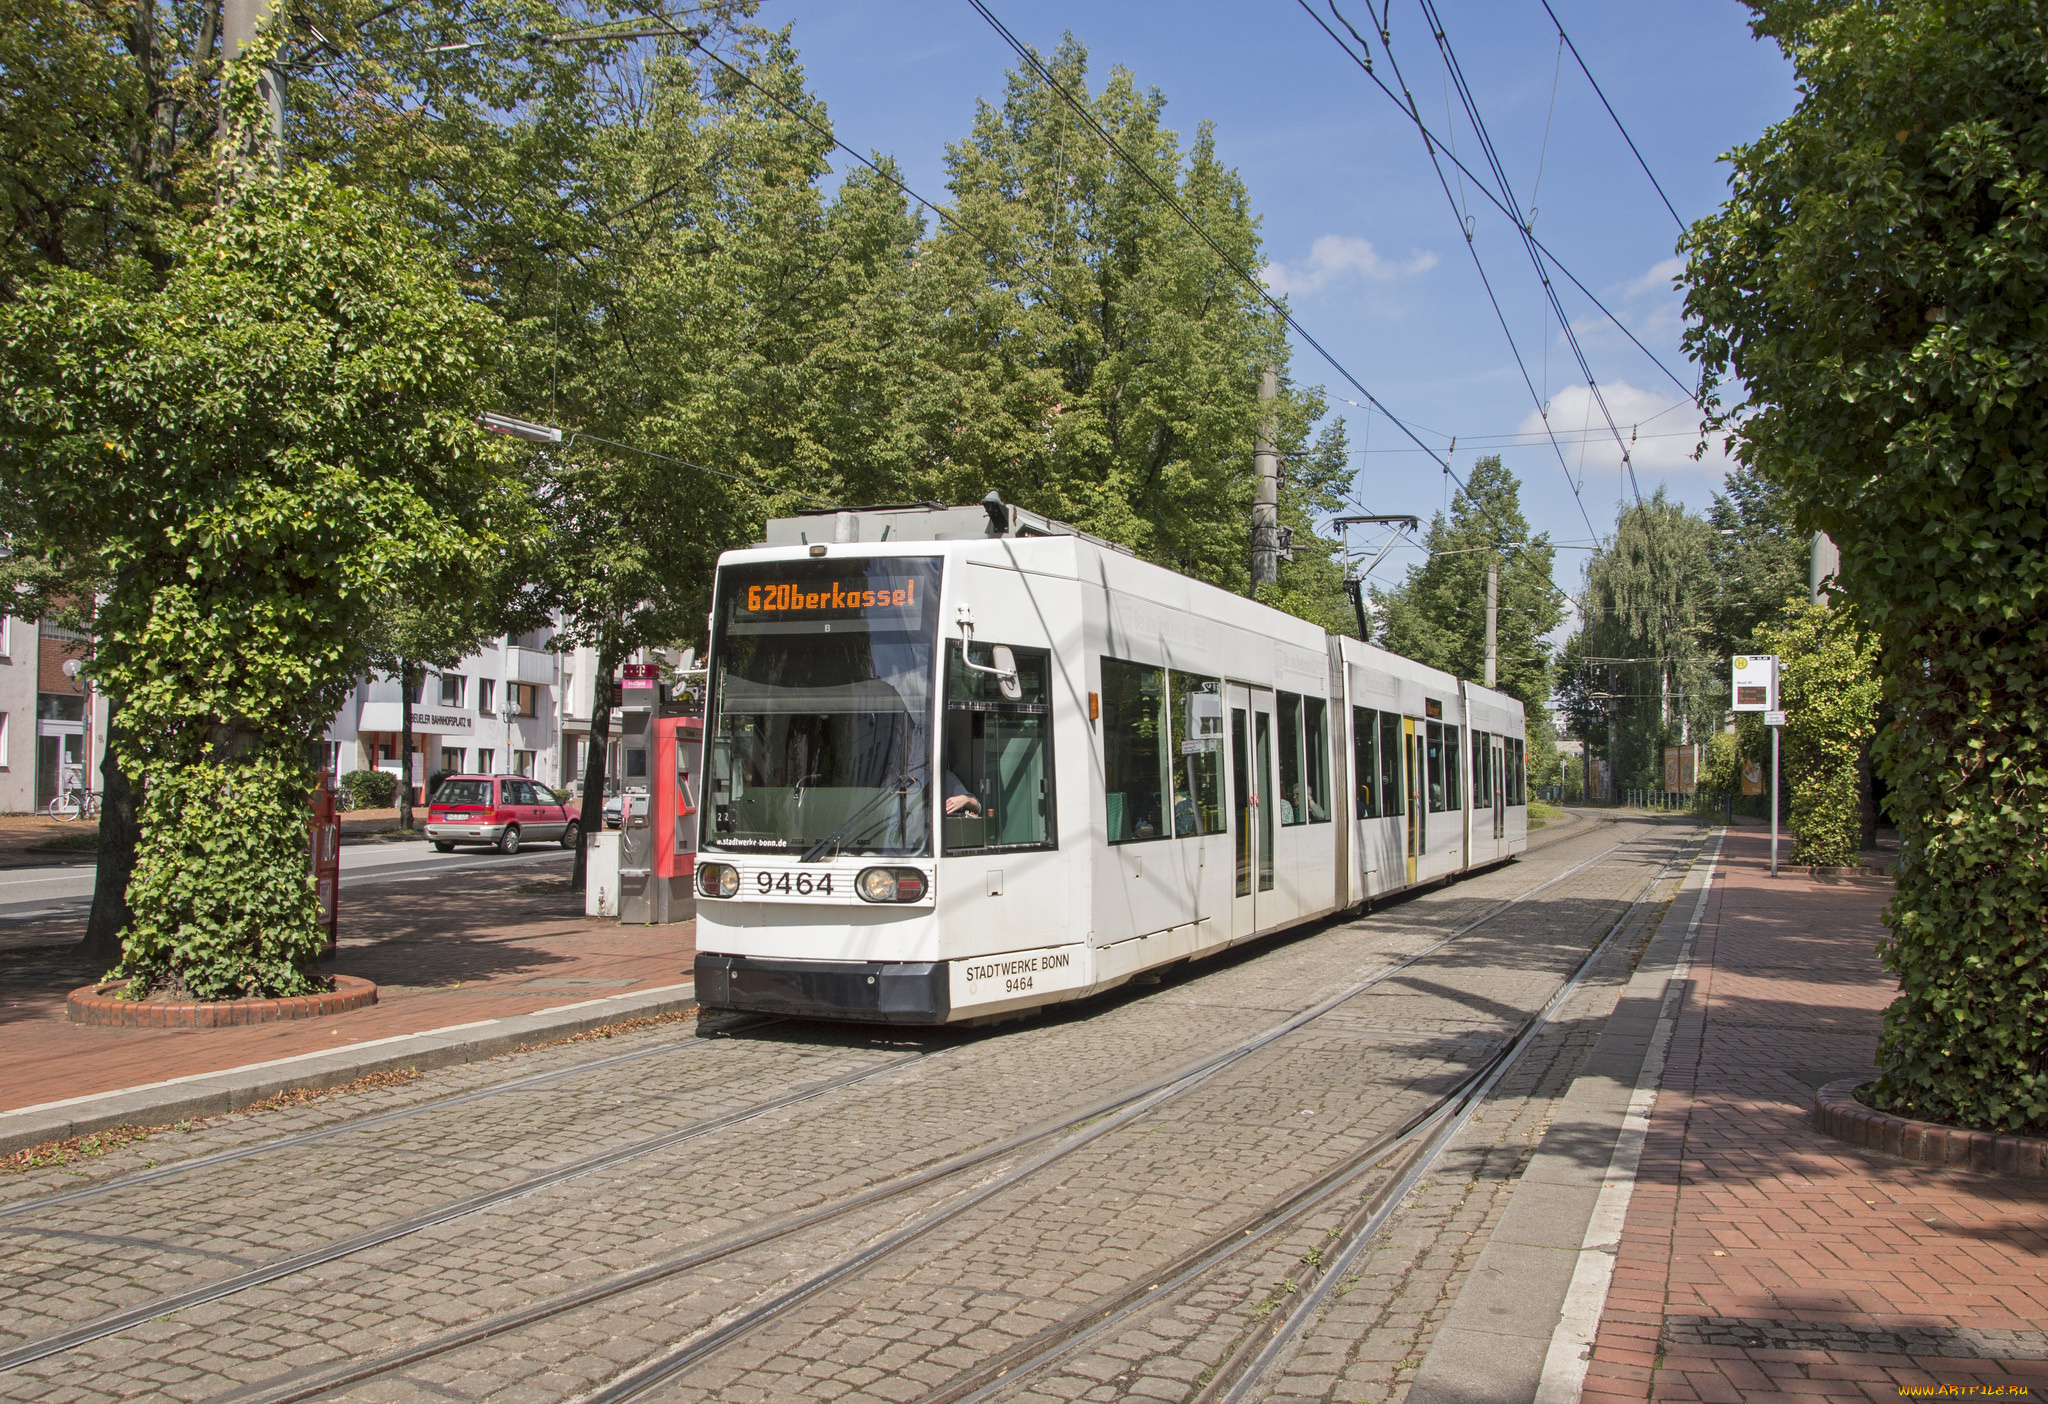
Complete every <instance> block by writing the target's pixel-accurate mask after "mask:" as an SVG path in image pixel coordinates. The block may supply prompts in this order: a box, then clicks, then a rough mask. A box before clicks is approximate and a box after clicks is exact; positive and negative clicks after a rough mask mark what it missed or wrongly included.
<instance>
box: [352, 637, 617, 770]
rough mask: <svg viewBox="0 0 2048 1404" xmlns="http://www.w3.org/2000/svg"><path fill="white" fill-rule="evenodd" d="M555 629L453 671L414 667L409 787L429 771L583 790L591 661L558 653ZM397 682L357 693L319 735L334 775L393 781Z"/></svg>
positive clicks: (589, 656) (581, 653) (513, 641)
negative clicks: (521, 778)
mask: <svg viewBox="0 0 2048 1404" xmlns="http://www.w3.org/2000/svg"><path fill="white" fill-rule="evenodd" d="M554 636H555V635H554V630H552V629H539V630H536V631H534V632H533V633H530V634H521V635H517V636H514V637H506V638H498V639H494V640H492V641H491V642H490V643H488V644H486V645H484V647H482V648H480V649H478V650H477V651H476V652H475V653H472V654H470V655H469V656H468V657H467V658H464V659H463V660H462V661H461V662H460V663H458V664H456V665H455V666H454V667H452V668H449V669H446V670H444V671H436V670H433V669H426V670H422V676H421V677H419V678H418V679H416V681H415V688H416V691H415V693H414V697H413V711H412V730H413V764H412V776H413V784H414V786H415V787H418V786H420V785H422V784H424V783H425V781H426V778H427V777H428V776H429V775H432V774H434V773H436V772H437V771H465V772H469V773H472V774H486V775H530V776H533V777H535V778H536V779H538V780H540V781H541V782H542V783H543V784H547V785H559V786H562V787H565V788H568V789H575V788H577V787H579V786H580V785H581V784H582V780H583V761H584V757H585V755H586V754H587V752H586V750H585V747H586V746H587V745H588V744H589V737H590V708H591V701H592V693H593V690H594V679H593V676H592V675H593V674H594V672H595V671H596V667H597V657H596V654H595V653H594V652H593V651H592V650H590V649H588V648H573V649H571V650H569V651H567V652H557V651H555V650H554V649H552V648H550V647H549V644H550V643H551V642H552V641H553V639H554ZM400 711H401V704H400V695H399V688H398V680H397V679H396V678H391V677H381V676H380V677H373V678H369V679H367V680H365V681H364V682H362V683H361V684H359V685H358V686H357V687H356V690H355V694H354V696H352V697H351V698H350V699H349V701H348V703H347V705H345V706H344V707H343V708H342V709H341V711H340V712H338V713H337V714H336V715H335V718H334V722H333V724H332V725H331V726H329V727H328V729H327V763H328V764H329V765H330V766H331V767H332V768H333V769H334V770H335V771H336V773H338V774H339V773H345V772H347V771H351V770H370V769H378V770H388V771H390V772H391V773H392V774H394V775H397V774H401V773H403V772H402V769H401V767H400V765H399V759H398V752H399V738H400V735H401V733H402V726H403V719H402V717H401V716H400Z"/></svg>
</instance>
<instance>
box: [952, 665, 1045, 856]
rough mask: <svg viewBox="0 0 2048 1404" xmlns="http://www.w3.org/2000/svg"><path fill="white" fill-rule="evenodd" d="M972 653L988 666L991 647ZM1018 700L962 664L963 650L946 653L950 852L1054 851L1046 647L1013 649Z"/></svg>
mask: <svg viewBox="0 0 2048 1404" xmlns="http://www.w3.org/2000/svg"><path fill="white" fill-rule="evenodd" d="M973 649H974V651H973V653H972V654H971V655H970V656H971V657H972V659H973V661H974V662H976V663H979V664H981V665H982V666H983V667H989V666H992V665H993V653H992V648H991V646H990V645H988V644H983V643H976V644H975V645H974V646H973ZM1011 652H1012V653H1013V654H1015V655H1016V659H1017V682H1018V684H1019V688H1020V692H1021V695H1020V696H1019V697H1018V698H1017V699H1016V700H1015V701H1012V700H1010V699H1009V698H1006V697H1004V696H1003V693H1002V687H1001V684H1000V683H999V682H998V681H997V680H996V678H995V677H994V676H993V675H991V674H988V673H977V672H975V671H974V670H973V669H971V668H968V667H966V666H964V664H963V663H962V662H961V657H960V645H959V644H957V643H955V644H953V645H952V646H951V647H950V648H949V649H948V651H947V654H946V719H945V732H944V738H943V745H944V747H945V749H944V752H943V755H944V759H945V786H946V790H945V795H946V798H945V807H944V810H943V812H942V816H941V826H940V827H941V830H942V833H943V837H944V839H945V851H946V852H948V853H973V852H977V851H980V850H983V849H1012V848H1053V847H1057V846H1058V840H1057V836H1056V834H1055V833H1054V828H1053V817H1052V816H1053V783H1052V779H1053V777H1052V707H1051V695H1050V689H1049V686H1048V679H1049V677H1050V675H1051V671H1052V669H1051V665H1050V660H1049V657H1048V655H1047V654H1046V652H1045V650H1043V649H1035V648H1013V649H1012V650H1011Z"/></svg>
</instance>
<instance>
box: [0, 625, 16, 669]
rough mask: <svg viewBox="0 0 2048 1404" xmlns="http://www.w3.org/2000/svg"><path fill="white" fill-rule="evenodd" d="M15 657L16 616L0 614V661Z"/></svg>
mask: <svg viewBox="0 0 2048 1404" xmlns="http://www.w3.org/2000/svg"><path fill="white" fill-rule="evenodd" d="M12 657H14V616H13V615H11V614H0V659H7V658H12Z"/></svg>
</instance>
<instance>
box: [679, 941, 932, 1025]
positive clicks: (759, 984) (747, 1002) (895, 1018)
mask: <svg viewBox="0 0 2048 1404" xmlns="http://www.w3.org/2000/svg"><path fill="white" fill-rule="evenodd" d="M695 975H696V981H697V1003H698V1004H699V1005H700V1006H701V1007H703V1008H705V1009H734V1010H744V1011H746V1012H748V1013H755V1014H791V1015H795V1016H797V1017H799V1018H807V1019H862V1020H868V1021H872V1022H875V1023H883V1024H943V1023H945V1022H946V1019H947V1017H948V1016H949V1015H950V1014H951V1013H952V989H951V986H950V985H949V984H948V982H947V971H946V962H945V961H943V960H931V961H915V962H902V963H897V962H889V961H868V960H773V959H769V958H767V957H764V956H733V955H715V954H712V953H709V952H700V953H699V954H698V956H697V962H696V968H695Z"/></svg>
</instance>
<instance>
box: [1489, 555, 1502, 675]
mask: <svg viewBox="0 0 2048 1404" xmlns="http://www.w3.org/2000/svg"><path fill="white" fill-rule="evenodd" d="M1499 670H1500V562H1499V561H1491V560H1490V561H1488V562H1487V563H1486V685H1487V686H1488V687H1492V686H1493V681H1494V675H1495V674H1496V673H1497V672H1499Z"/></svg>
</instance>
